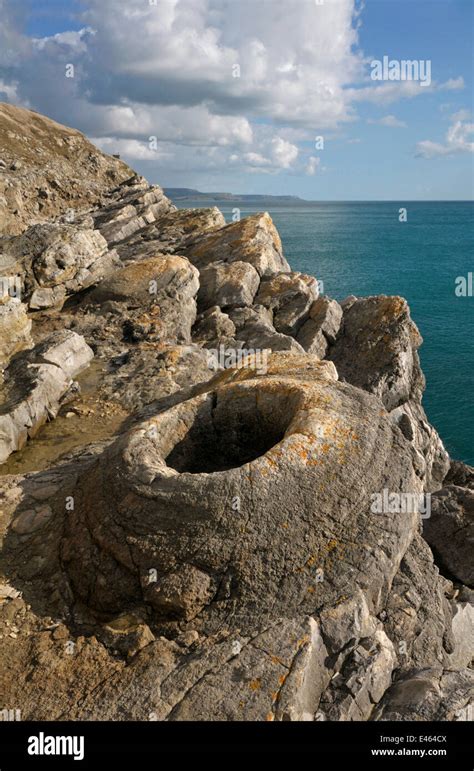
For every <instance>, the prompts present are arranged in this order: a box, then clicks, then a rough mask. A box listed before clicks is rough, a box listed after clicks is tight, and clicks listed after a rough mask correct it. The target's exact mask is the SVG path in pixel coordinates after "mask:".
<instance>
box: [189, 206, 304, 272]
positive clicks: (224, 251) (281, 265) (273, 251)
mask: <svg viewBox="0 0 474 771" xmlns="http://www.w3.org/2000/svg"><path fill="white" fill-rule="evenodd" d="M183 254H185V255H186V256H187V257H189V259H190V260H191V262H192V263H193V265H196V267H197V268H199V270H201V269H202V268H204V267H205V266H206V265H209V264H210V263H211V262H216V261H217V260H221V261H222V262H248V263H250V265H253V267H254V268H255V269H256V271H257V273H258V274H259V276H268V275H272V274H273V273H278V272H279V271H289V270H290V266H289V265H288V263H287V261H286V260H285V258H284V256H283V249H282V245H281V240H280V236H279V235H278V231H277V230H276V228H275V225H274V224H273V222H272V219H271V217H270V215H269V214H266V213H265V214H255V215H253V216H251V217H246V218H245V219H243V220H241V221H240V222H234V223H233V224H232V225H227V226H226V227H224V228H222V229H220V230H217V231H216V232H215V233H212V232H211V233H206V234H204V235H203V236H201V237H200V238H198V239H196V240H195V242H194V243H192V244H191V245H190V246H189V247H188V248H187V249H185V250H184V251H183Z"/></svg>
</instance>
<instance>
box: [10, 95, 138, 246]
mask: <svg viewBox="0 0 474 771" xmlns="http://www.w3.org/2000/svg"><path fill="white" fill-rule="evenodd" d="M0 158H1V159H2V161H3V162H4V164H5V165H4V166H3V167H0V235H9V234H18V233H21V232H22V231H23V230H25V229H26V228H27V227H28V226H29V225H32V224H33V223H35V222H45V221H46V220H49V219H54V218H55V217H57V216H58V215H60V214H63V213H66V212H67V213H68V214H69V216H74V212H75V211H78V210H80V209H84V208H86V207H90V206H96V205H97V204H98V203H99V202H100V200H101V197H102V195H103V194H104V193H105V192H106V191H107V190H110V189H111V188H113V187H114V186H116V185H118V184H119V183H120V182H122V181H123V180H125V179H127V178H128V177H130V176H131V175H132V174H133V172H132V171H131V169H130V168H129V167H128V166H127V165H126V164H125V163H123V162H122V161H119V160H117V159H115V158H112V157H110V156H108V155H105V154H104V153H101V152H100V151H99V150H98V149H97V148H96V147H94V145H92V144H91V143H90V142H88V141H87V139H86V138H85V137H84V136H83V135H82V134H80V133H79V131H75V130H74V129H70V128H66V126H61V125H59V124H58V123H55V122H54V121H52V120H50V119H49V118H46V117H45V116H43V115H38V113H35V112H32V111H30V110H25V109H23V108H21V107H15V106H14V105H11V104H3V103H1V104H0Z"/></svg>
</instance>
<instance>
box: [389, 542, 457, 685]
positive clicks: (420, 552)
mask: <svg viewBox="0 0 474 771" xmlns="http://www.w3.org/2000/svg"><path fill="white" fill-rule="evenodd" d="M448 588H449V584H448V582H447V581H446V580H445V579H444V578H443V577H442V576H440V575H439V571H438V568H437V567H436V565H435V564H434V561H433V555H432V553H431V551H430V549H429V547H428V545H427V543H426V542H425V541H424V540H423V538H422V537H421V536H420V535H419V534H417V535H416V536H415V538H414V539H413V541H412V543H411V544H410V547H409V548H408V550H407V552H406V553H405V555H404V557H403V559H402V561H401V563H400V568H399V570H398V572H397V574H396V576H395V578H394V580H393V583H392V586H391V589H390V593H389V595H388V597H387V599H386V602H385V608H384V610H385V615H386V618H385V621H384V629H385V632H386V633H387V635H388V636H389V637H390V639H391V640H392V642H393V644H394V646H395V650H396V653H397V656H398V669H399V671H400V672H406V671H407V670H408V671H409V670H411V669H413V667H415V668H416V669H423V668H426V667H439V666H444V667H448V666H449V655H450V654H451V653H452V651H453V650H454V647H455V642H454V639H453V635H452V623H453V622H452V616H453V611H452V608H451V604H450V602H449V601H448V599H447V597H446V594H447V590H448Z"/></svg>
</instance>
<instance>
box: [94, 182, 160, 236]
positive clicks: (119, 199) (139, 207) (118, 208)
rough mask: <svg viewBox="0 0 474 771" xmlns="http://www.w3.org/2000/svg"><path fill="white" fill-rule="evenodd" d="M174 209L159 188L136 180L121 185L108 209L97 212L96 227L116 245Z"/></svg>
mask: <svg viewBox="0 0 474 771" xmlns="http://www.w3.org/2000/svg"><path fill="white" fill-rule="evenodd" d="M174 209H175V206H174V205H173V204H172V203H171V201H169V200H168V199H167V198H166V196H165V195H164V193H163V191H162V189H161V188H160V187H159V186H158V185H154V186H153V187H150V186H149V185H148V183H147V182H146V180H144V179H141V178H139V177H136V178H135V179H132V180H129V181H128V182H127V183H126V184H125V185H122V186H120V187H119V188H118V190H117V191H116V192H115V194H114V195H112V196H111V200H110V202H109V203H108V204H107V206H105V207H104V208H102V209H99V210H98V211H97V212H95V213H94V225H95V227H96V228H97V229H98V230H100V232H101V234H102V235H103V237H104V238H105V240H106V241H107V243H108V244H109V245H111V246H115V245H116V244H119V243H120V242H122V241H124V240H126V239H128V238H130V236H133V235H134V234H136V233H137V232H139V231H141V230H143V229H144V228H146V227H147V226H148V225H150V224H151V223H154V222H156V221H157V219H158V218H159V217H160V216H162V215H164V214H167V213H168V212H170V211H174Z"/></svg>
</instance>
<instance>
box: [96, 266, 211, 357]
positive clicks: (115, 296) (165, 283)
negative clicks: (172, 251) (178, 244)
mask: <svg viewBox="0 0 474 771" xmlns="http://www.w3.org/2000/svg"><path fill="white" fill-rule="evenodd" d="M198 288H199V282H198V271H197V270H196V268H194V267H193V265H191V264H190V262H189V261H188V260H187V259H185V258H184V257H178V256H175V255H158V256H155V257H153V258H150V259H148V260H142V261H141V262H137V263H132V264H130V265H127V266H126V267H125V268H122V269H121V270H117V271H115V273H114V274H113V275H112V276H110V277H109V278H107V279H105V280H104V281H102V282H101V283H100V284H99V285H98V286H97V287H95V289H94V290H93V291H92V292H91V293H90V295H89V296H88V297H87V298H86V301H85V304H86V306H89V305H99V306H102V305H103V304H104V303H110V302H115V303H124V304H125V306H126V307H127V308H129V309H138V310H139V311H142V312H143V313H146V312H150V313H151V311H152V310H153V313H154V318H153V320H151V319H150V318H145V319H143V320H142V322H143V323H145V324H146V323H148V324H152V323H153V324H154V325H155V327H156V328H155V330H154V334H155V335H156V337H155V338H154V339H155V340H158V341H173V340H174V341H177V342H189V341H190V339H191V327H192V326H193V324H194V321H195V319H196V299H195V298H196V294H197V292H198ZM139 322H140V319H139V320H138V323H139ZM136 324H137V321H136V320H135V325H136ZM132 332H133V329H131V330H130V334H131V333H132ZM143 334H144V335H145V336H146V337H147V339H153V338H151V337H150V329H149V328H148V327H146V328H145V332H144V333H143ZM135 335H136V329H135Z"/></svg>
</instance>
